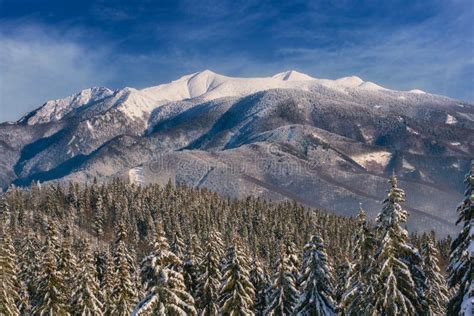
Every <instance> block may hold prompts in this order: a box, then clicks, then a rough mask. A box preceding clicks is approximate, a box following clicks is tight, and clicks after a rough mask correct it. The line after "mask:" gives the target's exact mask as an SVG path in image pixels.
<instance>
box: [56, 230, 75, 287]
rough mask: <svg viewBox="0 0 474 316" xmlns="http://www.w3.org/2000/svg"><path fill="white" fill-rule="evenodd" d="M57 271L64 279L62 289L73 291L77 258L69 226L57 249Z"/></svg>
mask: <svg viewBox="0 0 474 316" xmlns="http://www.w3.org/2000/svg"><path fill="white" fill-rule="evenodd" d="M58 272H59V273H61V275H62V279H63V280H64V286H63V288H64V291H65V292H66V293H73V290H74V288H75V286H76V278H77V258H76V256H75V254H74V253H73V251H72V236H71V232H70V228H69V227H66V230H65V236H64V238H63V242H62V245H61V249H60V251H59V260H58Z"/></svg>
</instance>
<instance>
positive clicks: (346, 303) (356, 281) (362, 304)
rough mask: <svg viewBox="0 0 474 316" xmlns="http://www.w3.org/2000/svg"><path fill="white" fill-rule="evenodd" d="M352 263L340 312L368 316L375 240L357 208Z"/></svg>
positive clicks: (371, 307) (364, 216)
mask: <svg viewBox="0 0 474 316" xmlns="http://www.w3.org/2000/svg"><path fill="white" fill-rule="evenodd" d="M353 245H354V246H353V250H352V261H351V262H350V264H349V271H348V277H347V281H346V287H345V291H344V294H343V295H342V298H341V304H340V305H341V310H342V312H343V313H344V314H345V315H354V316H358V315H369V312H370V311H372V310H373V287H374V285H375V283H376V282H375V277H374V274H375V273H374V272H375V271H374V269H375V267H374V259H373V255H374V251H375V247H376V240H375V237H374V234H373V233H372V232H371V230H370V228H369V226H368V223H367V218H366V215H365V211H364V210H363V209H362V207H360V208H359V212H358V214H357V231H356V233H355V235H354V237H353Z"/></svg>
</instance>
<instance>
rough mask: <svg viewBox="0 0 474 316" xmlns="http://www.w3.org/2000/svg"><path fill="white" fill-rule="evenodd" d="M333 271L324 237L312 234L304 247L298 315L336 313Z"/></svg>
mask: <svg viewBox="0 0 474 316" xmlns="http://www.w3.org/2000/svg"><path fill="white" fill-rule="evenodd" d="M332 273H333V272H332V267H331V265H330V264H329V262H328V256H327V253H326V249H325V247H324V242H323V240H322V238H321V237H319V236H318V235H314V236H312V237H311V239H310V241H309V242H308V243H307V244H306V245H305V247H304V257H303V263H302V269H301V287H302V290H301V294H300V300H299V305H298V306H297V308H296V313H297V314H298V315H321V316H324V315H335V306H334V300H333V296H334V288H333V284H334V281H333V278H334V277H333V275H332Z"/></svg>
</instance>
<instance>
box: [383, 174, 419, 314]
mask: <svg viewBox="0 0 474 316" xmlns="http://www.w3.org/2000/svg"><path fill="white" fill-rule="evenodd" d="M389 182H390V185H391V188H390V190H389V191H388V196H387V198H386V199H385V200H384V202H383V208H382V211H381V212H380V213H379V214H378V216H377V225H378V226H377V229H378V233H379V238H380V240H381V245H380V248H379V250H378V252H377V254H376V265H377V269H378V279H377V285H376V291H375V309H376V311H377V313H379V314H380V315H400V314H401V315H417V314H423V313H425V312H426V304H425V302H424V298H423V297H422V294H423V293H424V290H425V288H426V284H425V283H424V282H425V279H424V275H423V273H422V271H421V267H420V266H419V264H421V257H420V255H419V253H418V251H417V250H416V249H415V248H414V247H413V246H411V245H410V243H409V241H408V239H409V236H408V232H407V231H406V229H405V228H403V227H402V224H404V223H405V222H406V220H407V217H408V213H407V211H405V210H403V209H402V207H401V205H400V203H403V202H405V192H404V191H403V190H402V189H401V188H399V187H398V183H397V178H396V177H395V176H392V177H391V179H390V181H389Z"/></svg>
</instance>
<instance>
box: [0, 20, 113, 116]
mask: <svg viewBox="0 0 474 316" xmlns="http://www.w3.org/2000/svg"><path fill="white" fill-rule="evenodd" d="M10 27H11V25H10ZM77 35H78V33H77V31H75V32H70V33H69V35H68V36H65V35H64V34H59V33H58V32H56V31H54V30H53V29H51V28H44V27H42V26H40V25H36V24H25V23H22V24H17V25H16V27H15V32H14V33H5V32H3V33H0V51H1V54H0V81H1V83H0V90H1V93H0V105H1V107H0V121H5V120H14V119H18V117H19V113H25V112H26V111H29V110H31V109H32V108H34V107H37V106H39V105H40V104H41V103H43V102H45V101H46V100H49V99H52V98H59V97H64V96H65V95H68V94H71V93H74V92H77V91H78V90H79V89H83V88H87V87H89V86H94V85H102V84H104V83H105V82H107V80H109V79H110V78H111V77H112V76H113V74H114V72H113V69H112V68H111V67H110V66H109V65H108V63H107V62H106V61H107V56H108V55H109V52H108V51H107V50H104V49H103V48H100V47H97V48H96V49H93V50H92V49H90V48H89V47H86V46H84V45H81V44H80V42H79V41H78V40H76V39H75V38H76V37H77Z"/></svg>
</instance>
